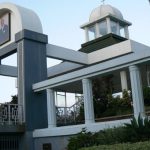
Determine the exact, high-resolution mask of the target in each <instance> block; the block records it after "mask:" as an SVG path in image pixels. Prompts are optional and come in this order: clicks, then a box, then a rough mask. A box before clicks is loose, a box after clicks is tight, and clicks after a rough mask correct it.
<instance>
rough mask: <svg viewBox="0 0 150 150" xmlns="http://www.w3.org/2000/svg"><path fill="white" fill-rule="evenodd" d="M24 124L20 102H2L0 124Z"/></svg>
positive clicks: (0, 105)
mask: <svg viewBox="0 0 150 150" xmlns="http://www.w3.org/2000/svg"><path fill="white" fill-rule="evenodd" d="M17 124H22V106H20V105H18V104H10V103H5V104H0V125H17Z"/></svg>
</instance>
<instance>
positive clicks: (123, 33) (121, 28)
mask: <svg viewBox="0 0 150 150" xmlns="http://www.w3.org/2000/svg"><path fill="white" fill-rule="evenodd" d="M120 36H122V37H125V32H124V27H123V26H120Z"/></svg>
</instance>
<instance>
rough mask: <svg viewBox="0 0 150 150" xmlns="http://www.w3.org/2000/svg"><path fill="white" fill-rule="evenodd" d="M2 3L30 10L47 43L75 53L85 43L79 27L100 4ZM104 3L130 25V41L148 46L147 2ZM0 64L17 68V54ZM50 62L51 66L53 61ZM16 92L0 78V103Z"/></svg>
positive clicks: (80, 0) (91, 0)
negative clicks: (35, 16)
mask: <svg viewBox="0 0 150 150" xmlns="http://www.w3.org/2000/svg"><path fill="white" fill-rule="evenodd" d="M2 2H11V3H15V4H18V5H21V6H23V7H26V8H29V9H32V10H33V11H34V12H36V13H37V15H38V16H39V18H40V20H41V22H42V26H43V31H44V34H47V35H48V40H49V43H50V44H55V45H59V46H63V47H67V48H70V49H74V50H78V49H79V48H80V46H81V44H82V43H84V42H85V37H84V31H83V30H82V29H80V26H81V25H82V24H84V23H86V22H88V20H89V16H90V13H91V11H92V10H93V9H94V8H96V7H98V6H99V5H101V4H102V2H101V0H43V1H42V0H7V1H5V0H0V3H2ZM105 4H110V5H112V6H114V7H116V8H118V9H119V10H120V11H121V12H122V14H123V16H124V19H125V20H128V21H130V22H131V23H132V26H131V27H130V28H129V33H130V38H131V39H133V40H134V41H137V42H140V43H143V44H146V45H148V46H150V38H149V36H150V5H149V3H148V0H138V1H137V0H106V1H105ZM54 62H55V61H54ZM2 63H3V64H7V65H14V66H16V63H17V61H16V55H13V56H11V57H10V58H8V59H5V60H3V61H2ZM49 63H51V64H53V62H52V61H50V62H49ZM51 64H50V65H51ZM16 93H17V89H16V88H15V79H14V78H8V77H3V76H0V103H2V102H5V101H10V99H11V95H15V94H16Z"/></svg>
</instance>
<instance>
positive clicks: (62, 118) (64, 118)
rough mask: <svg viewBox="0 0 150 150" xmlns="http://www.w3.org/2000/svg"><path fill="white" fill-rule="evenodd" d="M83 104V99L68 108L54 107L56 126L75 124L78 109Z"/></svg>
mask: <svg viewBox="0 0 150 150" xmlns="http://www.w3.org/2000/svg"><path fill="white" fill-rule="evenodd" d="M82 104H83V97H80V99H79V100H78V102H76V103H75V104H73V105H72V106H70V107H56V116H57V124H63V125H65V124H76V123H77V122H78V120H77V117H78V116H79V113H80V108H81V106H82Z"/></svg>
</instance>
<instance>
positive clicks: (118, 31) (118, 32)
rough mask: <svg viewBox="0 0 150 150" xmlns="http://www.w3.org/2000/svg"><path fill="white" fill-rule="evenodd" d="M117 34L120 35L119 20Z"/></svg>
mask: <svg viewBox="0 0 150 150" xmlns="http://www.w3.org/2000/svg"><path fill="white" fill-rule="evenodd" d="M117 35H120V24H119V22H117Z"/></svg>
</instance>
